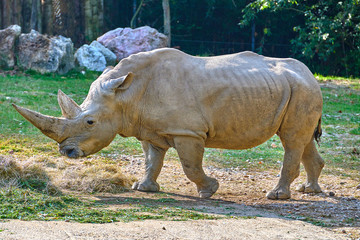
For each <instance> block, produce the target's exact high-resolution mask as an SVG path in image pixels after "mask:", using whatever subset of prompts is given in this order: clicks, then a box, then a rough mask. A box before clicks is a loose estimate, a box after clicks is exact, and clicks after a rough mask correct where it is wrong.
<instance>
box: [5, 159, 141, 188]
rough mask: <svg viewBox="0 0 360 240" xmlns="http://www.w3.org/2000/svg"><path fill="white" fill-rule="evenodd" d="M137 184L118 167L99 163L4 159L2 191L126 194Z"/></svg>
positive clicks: (64, 160)
mask: <svg viewBox="0 0 360 240" xmlns="http://www.w3.org/2000/svg"><path fill="white" fill-rule="evenodd" d="M134 181H135V179H134V178H133V177H128V176H124V175H123V174H122V173H121V169H120V167H119V166H117V165H116V164H107V163H103V162H102V161H98V160H97V159H93V160H91V161H79V160H77V161H69V160H67V159H66V158H64V157H57V158H56V157H45V158H41V157H39V156H34V157H31V158H29V159H19V158H15V157H13V156H1V155H0V188H11V187H20V188H30V189H32V190H38V191H45V192H47V193H49V194H61V191H62V190H71V191H77V192H84V193H95V192H108V193H119V192H123V191H126V190H127V189H129V188H130V187H131V185H132V183H133V182H134Z"/></svg>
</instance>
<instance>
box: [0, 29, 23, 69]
mask: <svg viewBox="0 0 360 240" xmlns="http://www.w3.org/2000/svg"><path fill="white" fill-rule="evenodd" d="M20 33H21V27H20V26H18V25H12V26H10V27H8V28H6V29H3V30H0V68H1V67H3V68H13V67H14V66H15V42H16V39H17V38H18V37H19V36H20Z"/></svg>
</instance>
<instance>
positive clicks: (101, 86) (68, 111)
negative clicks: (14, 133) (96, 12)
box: [13, 73, 133, 158]
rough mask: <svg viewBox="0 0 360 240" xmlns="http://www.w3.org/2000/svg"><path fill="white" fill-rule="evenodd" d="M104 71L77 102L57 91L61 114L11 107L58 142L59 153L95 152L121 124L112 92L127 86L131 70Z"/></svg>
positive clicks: (107, 141) (78, 154)
mask: <svg viewBox="0 0 360 240" xmlns="http://www.w3.org/2000/svg"><path fill="white" fill-rule="evenodd" d="M103 75H104V73H103V74H102V75H101V76H100V77H99V78H98V79H97V80H96V81H94V82H93V84H92V85H91V87H90V91H89V93H88V96H87V97H86V99H85V101H84V102H83V103H82V104H81V105H80V106H79V105H78V104H77V103H76V102H75V101H74V100H72V99H71V98H70V97H69V96H67V95H66V94H65V93H63V92H62V91H61V90H59V92H58V102H59V105H60V108H61V112H62V115H63V117H52V116H47V115H43V114H41V113H38V112H35V111H32V110H29V109H26V108H23V107H19V106H17V105H15V104H13V107H14V108H15V109H16V110H17V111H18V112H19V113H20V114H21V115H22V116H23V117H24V118H25V119H27V120H28V121H29V122H30V123H32V124H33V125H34V126H35V127H37V128H38V129H40V131H41V132H42V133H43V134H45V135H46V136H48V137H50V138H51V139H53V140H55V141H56V142H58V143H59V151H60V153H61V154H63V155H66V156H68V157H70V158H78V157H83V156H87V155H89V154H92V153H95V152H98V151H99V150H101V149H102V148H104V147H106V146H107V145H109V144H110V142H111V141H112V140H113V139H114V138H115V136H116V134H117V133H118V130H119V127H120V125H121V116H119V114H121V111H120V112H119V111H118V107H119V106H118V104H119V103H118V102H116V101H115V98H116V94H115V92H116V91H118V90H119V89H125V88H128V87H129V85H130V84H131V82H132V79H133V74H132V73H129V74H127V75H125V76H121V77H117V78H114V79H104V77H102V76H103Z"/></svg>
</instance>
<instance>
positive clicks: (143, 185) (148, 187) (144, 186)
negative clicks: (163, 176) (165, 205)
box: [132, 181, 160, 192]
mask: <svg viewBox="0 0 360 240" xmlns="http://www.w3.org/2000/svg"><path fill="white" fill-rule="evenodd" d="M132 189H133V190H138V191H142V192H158V191H159V190H160V185H159V184H158V183H157V182H151V181H144V182H134V184H133V185H132Z"/></svg>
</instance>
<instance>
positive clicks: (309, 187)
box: [296, 183, 322, 193]
mask: <svg viewBox="0 0 360 240" xmlns="http://www.w3.org/2000/svg"><path fill="white" fill-rule="evenodd" d="M296 191H299V192H304V193H321V192H322V190H321V187H320V186H319V184H311V183H307V184H301V185H299V186H298V187H297V188H296Z"/></svg>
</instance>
